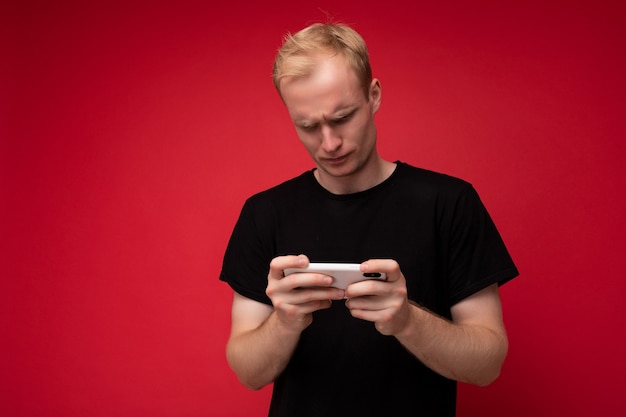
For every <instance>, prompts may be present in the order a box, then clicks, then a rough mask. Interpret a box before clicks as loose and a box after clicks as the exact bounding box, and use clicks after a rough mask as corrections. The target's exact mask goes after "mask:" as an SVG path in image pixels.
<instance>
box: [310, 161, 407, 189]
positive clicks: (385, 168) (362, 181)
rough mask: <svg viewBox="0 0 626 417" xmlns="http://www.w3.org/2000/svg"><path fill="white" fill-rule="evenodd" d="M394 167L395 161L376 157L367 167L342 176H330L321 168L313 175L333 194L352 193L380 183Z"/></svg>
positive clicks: (388, 175)
mask: <svg viewBox="0 0 626 417" xmlns="http://www.w3.org/2000/svg"><path fill="white" fill-rule="evenodd" d="M395 169H396V164H395V163H393V162H390V161H386V160H384V159H382V158H380V157H378V158H376V159H375V160H374V161H372V162H371V163H370V164H369V166H368V167H363V168H362V169H361V170H359V171H357V172H354V173H352V174H350V175H346V176H343V177H334V176H331V175H329V174H327V173H325V172H324V171H322V170H321V169H316V170H315V172H314V175H315V178H316V179H317V182H319V183H320V185H321V186H322V187H324V188H325V189H326V190H328V191H330V192H331V193H333V194H354V193H358V192H361V191H365V190H369V189H370V188H373V187H375V186H377V185H378V184H380V183H382V182H383V181H385V180H386V179H387V178H389V177H390V176H391V174H393V172H394V170H395Z"/></svg>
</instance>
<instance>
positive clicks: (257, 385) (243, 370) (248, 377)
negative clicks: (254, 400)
mask: <svg viewBox="0 0 626 417" xmlns="http://www.w3.org/2000/svg"><path fill="white" fill-rule="evenodd" d="M226 361H227V362H228V366H229V367H230V369H231V370H232V371H233V372H234V374H235V376H236V377H237V379H238V380H239V382H240V383H241V384H242V385H243V386H244V387H246V388H248V389H249V390H252V391H259V390H260V389H262V388H263V387H265V386H266V385H267V384H268V383H267V382H265V381H260V380H259V379H258V378H255V377H254V375H253V374H252V373H251V372H250V371H249V370H248V368H247V367H246V364H245V362H242V361H241V360H240V359H237V355H236V353H234V351H233V349H232V347H231V345H230V344H229V345H228V346H227V349H226Z"/></svg>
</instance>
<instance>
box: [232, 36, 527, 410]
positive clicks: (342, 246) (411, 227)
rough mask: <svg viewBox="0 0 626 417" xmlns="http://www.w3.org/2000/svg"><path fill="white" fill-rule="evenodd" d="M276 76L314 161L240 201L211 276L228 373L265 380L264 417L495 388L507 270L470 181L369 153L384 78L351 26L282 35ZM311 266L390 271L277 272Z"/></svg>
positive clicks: (451, 400)
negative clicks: (222, 287) (224, 291)
mask: <svg viewBox="0 0 626 417" xmlns="http://www.w3.org/2000/svg"><path fill="white" fill-rule="evenodd" d="M274 82H275V85H276V88H277V90H278V92H279V94H280V97H281V98H282V100H283V102H284V104H285V106H286V108H287V111H288V112H289V115H290V117H291V119H292V120H293V123H294V125H295V128H296V132H297V134H298V137H299V138H300V140H301V141H302V143H303V144H304V147H305V148H306V149H307V151H308V152H309V154H310V155H311V157H312V158H313V161H314V162H315V167H316V168H315V169H313V170H311V171H308V172H305V173H304V174H302V175H300V176H298V177H296V178H294V179H292V180H290V181H287V182H285V183H283V184H280V185H278V186H277V187H274V188H272V189H270V190H267V191H265V192H262V193H259V194H257V195H255V196H253V197H251V198H250V199H248V201H247V202H246V204H245V205H244V207H243V209H242V212H241V215H240V218H239V220H238V222H237V225H236V226H235V229H234V231H233V234H232V236H231V239H230V242H229V245H228V248H227V251H226V254H225V256H224V264H223V269H222V273H221V276H220V279H221V280H223V281H226V282H227V283H229V285H230V286H231V287H232V288H233V289H234V290H235V294H234V298H233V305H232V330H231V335H230V339H229V341H228V346H227V357H228V361H229V364H230V366H231V367H232V369H233V370H234V372H235V373H236V374H237V376H238V378H239V379H240V380H241V382H242V383H243V384H245V385H246V386H248V387H249V388H252V389H259V388H261V387H263V386H265V385H267V384H270V383H274V391H273V396H272V402H271V405H270V412H269V415H270V416H298V417H303V416H324V417H328V416H342V417H345V416H352V415H354V416H381V415H388V416H404V415H406V416H409V415H411V416H414V415H420V416H435V415H436V416H453V415H454V414H455V405H456V381H463V382H468V383H472V384H477V385H487V384H489V383H491V382H492V381H493V380H494V379H496V378H497V376H498V375H499V372H500V368H501V365H502V363H503V361H504V358H505V356H506V352H507V345H508V342H507V336H506V332H505V328H504V325H503V322H502V313H501V306H500V298H499V295H498V286H499V285H501V284H503V283H505V282H506V281H508V280H510V279H512V278H514V277H515V276H517V270H516V267H515V265H514V264H513V262H512V260H511V258H510V256H509V254H508V252H507V250H506V248H505V246H504V244H503V243H502V240H501V238H500V236H499V234H498V232H497V230H496V228H495V226H494V225H493V222H492V221H491V219H490V217H489V215H488V213H487V211H486V210H485V208H484V207H483V205H482V203H481V202H480V199H479V197H478V195H477V194H476V192H475V191H474V189H473V188H472V186H471V185H469V184H468V183H466V182H464V181H462V180H459V179H455V178H452V177H449V176H445V175H442V174H437V173H433V172H430V171H426V170H422V169H419V168H415V167H412V166H410V165H408V164H405V163H403V162H400V161H396V162H391V161H386V160H384V159H382V158H381V156H380V155H379V154H378V153H377V150H376V127H375V123H374V115H375V114H376V112H377V111H378V109H379V108H380V105H381V85H380V82H379V81H378V80H377V79H375V78H372V72H371V69H370V64H369V59H368V53H367V48H366V46H365V43H364V41H363V39H362V38H361V37H360V36H359V35H358V34H357V33H356V32H355V31H354V30H352V29H351V28H349V27H347V26H344V25H337V24H314V25H312V26H310V27H308V28H305V29H304V30H302V31H300V32H298V33H297V34H295V35H293V36H289V37H288V38H287V39H286V40H285V42H284V44H283V46H282V47H281V49H280V51H279V52H278V55H277V57H276V61H275V64H274ZM309 262H343V263H361V270H362V271H363V272H368V271H370V272H372V271H376V272H384V273H385V274H386V275H387V279H386V280H385V281H376V280H368V281H363V282H359V283H355V284H352V285H350V286H348V287H347V288H346V289H345V290H341V289H337V288H334V287H333V280H332V278H331V277H328V276H326V275H322V274H314V273H300V274H294V275H289V276H285V275H284V270H285V269H287V268H293V267H304V266H306V265H308V263H309ZM268 269H269V274H268Z"/></svg>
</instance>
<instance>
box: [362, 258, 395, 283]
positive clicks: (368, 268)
mask: <svg viewBox="0 0 626 417" xmlns="http://www.w3.org/2000/svg"><path fill="white" fill-rule="evenodd" d="M361 271H362V272H364V273H368V272H384V273H385V274H387V281H389V282H393V281H397V280H399V279H400V277H401V276H402V272H401V271H400V265H398V262H396V261H395V260H393V259H370V260H367V261H365V262H363V263H362V264H361Z"/></svg>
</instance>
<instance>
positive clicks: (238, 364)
mask: <svg viewBox="0 0 626 417" xmlns="http://www.w3.org/2000/svg"><path fill="white" fill-rule="evenodd" d="M308 262H309V261H308V259H307V258H306V257H305V256H297V257H296V256H284V257H278V258H275V259H274V260H272V263H271V264H270V273H269V275H268V285H267V291H266V292H267V295H268V296H269V297H270V299H271V300H272V304H273V306H269V305H266V304H263V303H260V302H257V301H254V300H251V299H249V298H246V297H244V296H242V295H240V294H235V296H234V297H233V305H232V327H231V334H230V338H229V340H228V344H227V346H226V355H227V359H228V363H229V365H230V367H231V368H232V369H233V371H234V372H235V374H237V377H238V378H239V380H240V381H241V382H242V383H243V384H244V385H245V386H247V387H248V388H251V389H260V388H262V387H263V386H265V385H267V384H269V383H271V382H273V381H274V380H275V379H276V378H277V377H278V376H279V375H280V374H281V373H282V371H283V370H284V369H285V367H286V366H287V364H288V363H289V360H290V359H291V356H292V355H293V352H294V350H295V348H296V346H297V344H298V340H300V334H301V332H302V331H303V330H304V329H306V328H307V327H308V326H309V325H310V324H311V322H312V320H313V318H312V313H313V312H314V311H316V310H320V309H324V308H328V307H330V305H331V302H330V300H332V299H334V300H340V299H342V298H343V296H344V291H343V290H337V289H335V288H330V287H329V286H330V285H332V279H331V278H330V277H327V276H325V275H321V274H294V275H291V276H289V277H287V278H285V277H284V275H283V270H284V269H286V268H290V267H304V266H306V265H307V264H308ZM305 287H306V288H305Z"/></svg>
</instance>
